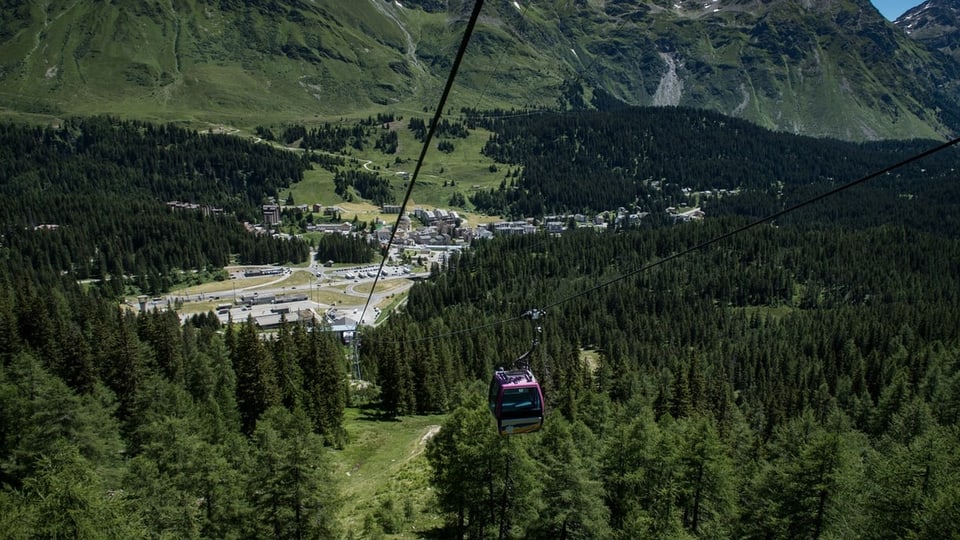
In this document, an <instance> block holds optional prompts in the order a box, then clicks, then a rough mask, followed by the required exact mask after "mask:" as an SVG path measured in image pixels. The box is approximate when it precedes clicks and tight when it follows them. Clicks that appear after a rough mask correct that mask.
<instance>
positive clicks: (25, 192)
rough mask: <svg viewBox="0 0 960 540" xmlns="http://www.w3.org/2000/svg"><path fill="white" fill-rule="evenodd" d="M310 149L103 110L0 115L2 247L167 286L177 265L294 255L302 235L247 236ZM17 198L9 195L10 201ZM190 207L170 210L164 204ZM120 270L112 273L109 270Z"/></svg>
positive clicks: (54, 264)
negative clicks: (295, 150) (30, 118)
mask: <svg viewBox="0 0 960 540" xmlns="http://www.w3.org/2000/svg"><path fill="white" fill-rule="evenodd" d="M304 159H305V158H303V157H298V156H295V155H293V154H292V153H290V152H283V151H280V150H277V149H274V148H271V147H269V146H267V145H264V144H254V143H252V142H249V141H245V140H243V139H240V138H238V137H233V136H228V135H219V134H212V133H197V132H196V131H191V130H187V129H183V128H178V127H175V126H172V125H160V124H150V123H143V122H134V121H119V120H115V119H110V118H106V117H96V118H85V119H74V120H68V121H65V122H64V123H63V125H61V126H59V127H30V126H24V125H17V124H0V196H2V198H3V200H4V201H6V202H7V204H4V205H3V206H2V207H0V228H2V234H3V244H2V246H0V247H2V249H3V250H4V256H5V257H9V258H11V261H12V262H13V264H15V265H17V266H20V267H23V268H29V269H33V270H36V271H57V272H69V273H72V274H73V275H75V276H76V277H77V278H78V279H99V280H101V281H100V282H101V283H103V284H105V285H107V286H108V287H109V289H110V290H111V291H112V292H113V293H114V294H120V293H122V292H123V291H124V281H127V282H129V283H130V284H131V285H133V286H136V287H137V288H138V289H139V290H141V291H144V292H149V293H156V292H160V291H164V290H167V289H168V288H169V286H170V283H171V275H172V274H173V273H174V272H175V271H181V270H195V269H201V270H204V269H206V270H209V271H211V272H212V271H215V270H219V269H220V268H222V267H224V266H226V265H227V264H230V263H231V260H232V259H231V258H233V260H234V262H240V263H245V264H260V263H278V262H287V261H290V262H300V261H304V260H306V258H307V256H308V247H307V245H306V244H305V243H304V242H302V241H299V240H278V239H275V238H273V237H271V236H270V235H254V234H251V233H250V232H249V231H248V230H247V229H246V228H245V227H244V225H243V221H251V222H259V221H260V220H261V214H260V205H261V204H263V203H264V202H266V199H267V197H277V195H278V190H279V189H280V188H282V187H285V186H288V185H290V184H291V183H293V182H297V181H299V180H301V179H302V178H303V171H304V170H305V169H306V168H307V166H308V164H307V162H305V161H304ZM12 201H16V204H11V202H12ZM174 201H177V202H183V203H189V204H191V205H195V206H194V207H193V208H192V209H184V208H180V209H171V207H169V206H168V205H167V203H169V202H174ZM108 278H119V279H108Z"/></svg>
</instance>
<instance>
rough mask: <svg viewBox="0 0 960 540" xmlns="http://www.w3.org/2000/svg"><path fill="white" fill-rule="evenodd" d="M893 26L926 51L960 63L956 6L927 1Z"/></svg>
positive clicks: (953, 1) (950, 1)
mask: <svg viewBox="0 0 960 540" xmlns="http://www.w3.org/2000/svg"><path fill="white" fill-rule="evenodd" d="M894 24H896V25H897V26H899V27H900V28H901V29H903V31H904V32H906V33H907V35H909V36H910V37H911V38H913V39H915V40H917V41H919V42H921V43H923V44H924V45H925V46H927V47H929V48H930V49H934V50H938V51H940V52H942V53H945V54H949V55H952V56H953V57H954V58H955V59H957V60H960V2H958V1H957V0H927V1H926V2H924V3H922V4H920V5H919V6H916V7H914V8H912V9H910V10H908V11H907V12H906V13H904V14H903V15H901V16H900V17H898V18H897V20H896V21H894Z"/></svg>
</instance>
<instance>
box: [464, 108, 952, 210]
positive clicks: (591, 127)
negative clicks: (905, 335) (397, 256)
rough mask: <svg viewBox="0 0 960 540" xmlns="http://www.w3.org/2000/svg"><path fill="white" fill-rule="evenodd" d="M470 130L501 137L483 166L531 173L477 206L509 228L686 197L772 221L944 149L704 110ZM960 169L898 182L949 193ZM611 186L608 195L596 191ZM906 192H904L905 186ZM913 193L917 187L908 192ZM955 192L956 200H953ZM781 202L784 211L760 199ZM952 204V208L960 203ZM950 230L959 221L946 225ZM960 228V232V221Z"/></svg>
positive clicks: (915, 174)
mask: <svg viewBox="0 0 960 540" xmlns="http://www.w3.org/2000/svg"><path fill="white" fill-rule="evenodd" d="M465 113H466V114H467V116H468V118H469V123H470V124H475V125H480V126H483V127H486V128H487V129H489V130H490V131H492V132H493V134H492V135H491V137H490V140H489V141H488V142H487V144H486V146H485V147H484V150H483V152H484V154H486V155H488V156H490V157H493V158H495V159H496V160H497V161H498V162H501V163H507V164H511V165H517V166H520V165H522V168H521V169H522V170H521V172H520V173H519V174H516V175H515V176H508V177H507V178H505V179H504V181H503V183H502V184H501V185H500V187H499V188H498V189H492V190H487V191H481V192H478V193H475V194H473V195H471V197H470V201H471V202H472V203H473V204H474V205H475V206H476V207H477V208H478V209H480V210H483V211H486V212H488V213H491V214H503V215H510V216H520V217H522V216H540V215H544V214H551V213H563V212H584V213H596V212H602V211H605V210H611V209H616V208H618V207H621V206H627V207H629V206H631V205H637V206H640V207H641V208H643V210H644V211H648V212H655V213H660V212H661V211H662V210H663V209H664V208H667V207H669V206H674V205H679V204H682V202H683V199H684V196H683V194H682V193H681V189H682V188H688V189H691V190H693V191H698V192H702V191H707V190H711V191H719V190H741V191H744V192H746V193H747V194H749V196H750V197H751V199H747V200H748V201H750V203H752V204H753V205H754V207H753V208H748V207H747V202H746V201H744V200H742V201H739V202H738V203H737V204H740V205H742V206H741V209H743V210H749V211H750V213H753V214H757V217H759V216H760V215H767V214H769V213H771V212H772V210H775V209H779V208H778V206H779V205H781V204H783V203H784V202H785V201H789V200H790V198H791V196H804V195H809V194H810V193H811V186H812V185H815V184H816V186H814V187H813V190H812V192H822V191H825V190H824V189H823V186H829V185H830V184H834V185H836V184H840V183H846V182H849V181H852V180H855V179H857V178H860V177H861V176H864V175H866V174H868V173H872V172H875V171H877V170H879V169H880V168H882V167H884V166H887V165H892V164H895V163H898V162H900V161H902V160H904V159H906V158H908V157H910V156H913V155H916V154H918V153H920V152H922V151H924V150H926V149H928V148H930V147H932V146H934V145H935V143H934V142H932V141H882V142H873V143H849V142H843V141H837V140H830V139H815V138H812V137H801V136H797V135H791V134H787V133H780V132H773V131H770V130H767V129H763V128H760V127H758V126H756V125H753V124H750V123H748V122H744V121H742V120H738V119H736V118H730V117H726V116H723V115H720V114H717V113H712V112H709V111H703V110H697V109H685V108H676V109H664V108H653V107H636V108H619V109H616V110H612V111H607V112H587V113H581V114H552V113H536V114H534V113H530V114H509V113H498V114H490V115H485V114H480V113H477V112H475V111H465ZM958 166H960V152H958V151H956V150H952V151H948V152H943V153H941V154H937V155H934V156H931V157H930V158H929V159H928V160H925V161H924V162H923V164H922V165H921V164H914V165H912V166H909V167H904V168H902V169H899V170H898V171H896V176H897V178H895V179H893V180H897V181H899V180H902V179H910V180H916V181H920V180H923V181H924V185H926V186H927V188H926V190H925V191H926V192H927V193H932V191H933V190H937V191H938V193H936V195H935V196H939V195H940V194H941V193H943V191H942V190H943V189H944V188H943V186H942V182H941V181H942V180H945V179H949V178H954V177H955V171H956V169H957V168H958ZM597 186H603V189H596V187H597ZM901 187H902V184H901ZM910 188H911V189H913V186H910ZM954 192H955V190H954ZM757 193H762V194H765V195H779V196H780V199H776V198H770V197H766V196H765V197H764V202H762V203H761V202H760V201H759V200H756V198H755V197H756V194H757ZM949 193H950V191H949V189H948V190H947V191H946V193H945V194H948V196H950V197H951V199H953V200H952V201H951V202H955V201H956V198H957V196H956V195H955V194H953V195H949ZM947 219H951V220H953V218H950V217H948V218H947ZM953 223H954V224H955V223H956V222H955V221H953Z"/></svg>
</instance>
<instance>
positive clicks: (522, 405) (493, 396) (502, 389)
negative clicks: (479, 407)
mask: <svg viewBox="0 0 960 540" xmlns="http://www.w3.org/2000/svg"><path fill="white" fill-rule="evenodd" d="M489 399H490V412H492V413H493V416H494V418H496V419H497V431H498V432H499V433H500V435H516V434H519V433H532V432H534V431H538V430H539V429H540V428H541V427H543V391H542V390H541V389H540V384H539V383H538V382H537V379H536V377H534V376H533V373H531V372H530V370H528V369H513V370H509V371H505V370H503V369H498V370H497V371H496V372H495V373H494V374H493V379H491V380H490V395H489Z"/></svg>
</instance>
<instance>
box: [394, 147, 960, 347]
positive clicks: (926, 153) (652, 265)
mask: <svg viewBox="0 0 960 540" xmlns="http://www.w3.org/2000/svg"><path fill="white" fill-rule="evenodd" d="M957 144H960V137H957V138H954V139H952V140H949V141H947V142H945V143H942V144H940V145H937V146H935V147H932V148H929V149H927V150H925V151H923V152H920V153H919V154H914V155H913V156H910V157H908V158H906V159H903V160H901V161H899V162H897V163H894V164H893V165H888V166H886V167H884V168H882V169H880V170H878V171H875V172H872V173H870V174H867V175H866V176H862V177H860V178H858V179H856V180H853V181H851V182H848V183H846V184H843V185H841V186H838V187H836V188H834V189H831V190H829V191H826V192H823V193H821V194H819V195H815V196H813V197H811V198H809V199H805V200H803V201H801V202H799V203H797V204H794V205H792V206H789V207H787V208H784V209H782V210H779V211H777V212H774V213H772V214H769V215H767V216H765V217H762V218H759V219H757V220H755V221H752V222H750V223H748V224H746V225H743V226H741V227H738V228H736V229H734V230H732V231H729V232H726V233H724V234H721V235H719V236H716V237H713V238H711V239H709V240H706V241H704V242H701V243H700V244H697V245H695V246H693V247H690V248H687V249H684V250H682V251H678V252H677V253H674V254H672V255H668V256H666V257H664V258H662V259H658V260H656V261H654V262H652V263H649V264H646V265H643V266H641V267H640V268H637V269H636V270H632V271H630V272H627V273H625V274H622V275H620V276H617V277H615V278H612V279H609V280H607V281H604V282H602V283H600V284H598V285H595V286H593V287H590V288H588V289H585V290H583V291H580V292H578V293H575V294H572V295H569V296H566V297H564V298H561V299H560V300H557V301H555V302H551V303H549V304H546V305H544V306H543V307H542V308H540V310H541V311H546V310H548V309H550V308H554V307H557V306H559V305H561V304H564V303H567V302H570V301H572V300H574V299H576V298H580V297H581V296H586V295H587V294H590V293H592V292H594V291H598V290H600V289H603V288H606V287H609V286H610V285H613V284H614V283H618V282H620V281H623V280H625V279H627V278H629V277H631V276H634V275H637V274H639V273H641V272H646V271H647V270H651V269H653V268H656V267H658V266H661V265H663V264H666V263H667V262H670V261H673V260H675V259H679V258H681V257H684V256H686V255H689V254H691V253H693V252H695V251H699V250H701V249H703V248H706V247H708V246H711V245H713V244H716V243H718V242H721V241H723V240H726V239H728V238H731V237H733V236H736V235H738V234H740V233H743V232H745V231H747V230H749V229H752V228H754V227H757V226H759V225H762V224H764V223H767V222H769V221H773V220H775V219H777V218H779V217H782V216H784V215H786V214H789V213H791V212H794V211H796V210H799V209H801V208H804V207H806V206H810V205H812V204H814V203H817V202H820V201H822V200H823V199H826V198H828V197H832V196H834V195H836V194H838V193H841V192H843V191H846V190H848V189H851V188H853V187H856V186H858V185H860V184H863V183H866V182H868V181H870V180H873V179H874V178H876V177H878V176H881V175H884V174H887V173H889V172H892V171H894V170H896V169H899V168H901V167H904V166H906V165H909V164H911V163H914V162H916V161H920V160H922V159H924V158H926V157H929V156H932V155H933V154H936V153H938V152H942V151H943V150H946V149H948V148H951V147H953V146H956V145H957ZM526 315H527V313H524V314H522V315H518V316H516V317H509V318H506V319H500V320H496V321H493V322H489V323H486V324H481V325H477V326H472V327H468V328H464V329H462V330H456V331H453V332H446V333H442V334H435V335H433V336H426V337H422V338H418V339H413V340H401V341H384V342H382V343H418V342H422V341H433V340H435V339H441V338H447V337H453V336H458V335H461V334H466V333H472V332H477V331H480V330H484V329H486V328H492V327H495V326H501V325H504V324H507V323H510V322H513V321H517V320H519V319H522V318H524V317H525V316H526Z"/></svg>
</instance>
